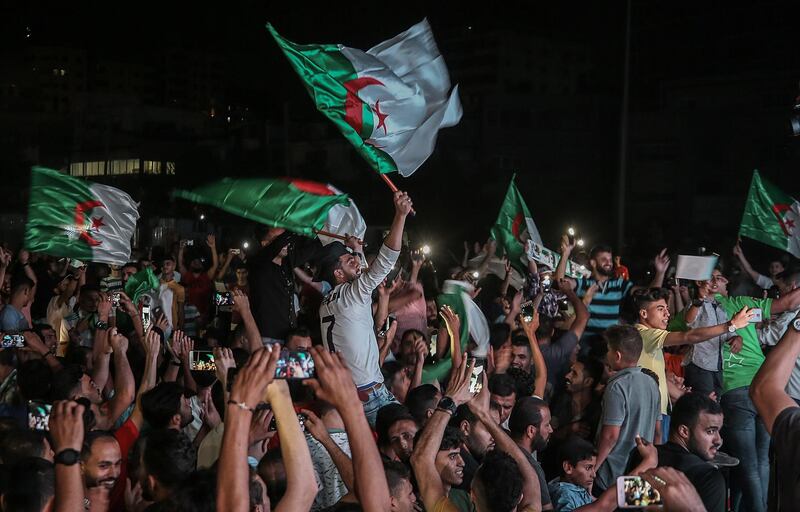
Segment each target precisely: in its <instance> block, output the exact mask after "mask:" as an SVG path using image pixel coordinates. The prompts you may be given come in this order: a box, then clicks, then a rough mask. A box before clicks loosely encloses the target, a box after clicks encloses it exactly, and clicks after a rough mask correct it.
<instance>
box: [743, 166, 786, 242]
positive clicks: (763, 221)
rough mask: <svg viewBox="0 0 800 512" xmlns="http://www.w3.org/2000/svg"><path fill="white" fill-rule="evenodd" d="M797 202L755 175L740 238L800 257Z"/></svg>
mask: <svg viewBox="0 0 800 512" xmlns="http://www.w3.org/2000/svg"><path fill="white" fill-rule="evenodd" d="M796 203H797V201H796V200H795V199H794V198H793V197H791V196H790V195H788V194H786V193H784V192H783V191H782V190H781V189H779V188H778V187H776V186H775V185H773V184H772V183H770V182H769V181H767V180H765V179H762V178H761V176H760V175H759V173H758V171H753V180H752V181H751V183H750V191H749V192H748V194H747V202H746V203H745V206H744V213H743V214H742V223H741V226H740V227H739V234H740V235H742V236H746V237H748V238H752V239H754V240H758V241H759V242H762V243H765V244H767V245H770V246H772V247H777V248H778V249H781V250H783V251H788V252H790V253H792V254H793V255H794V256H796V257H800V252H798V250H797V246H798V243H797V237H798V235H797V233H798V228H799V227H800V226H795V223H796V220H795V219H796V218H794V217H793V214H794V212H795V211H796V209H797V205H796Z"/></svg>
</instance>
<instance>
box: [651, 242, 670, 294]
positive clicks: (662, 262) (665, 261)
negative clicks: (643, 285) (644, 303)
mask: <svg viewBox="0 0 800 512" xmlns="http://www.w3.org/2000/svg"><path fill="white" fill-rule="evenodd" d="M669 263H670V259H669V255H667V250H666V249H662V250H661V252H660V253H658V254H657V255H656V257H655V261H654V264H655V267H656V273H655V274H654V275H653V280H652V281H650V288H661V287H662V286H664V275H665V274H666V273H667V269H668V268H669Z"/></svg>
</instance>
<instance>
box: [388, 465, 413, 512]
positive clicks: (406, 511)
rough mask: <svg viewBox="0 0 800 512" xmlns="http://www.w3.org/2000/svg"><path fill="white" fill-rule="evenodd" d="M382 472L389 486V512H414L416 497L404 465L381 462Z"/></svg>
mask: <svg viewBox="0 0 800 512" xmlns="http://www.w3.org/2000/svg"><path fill="white" fill-rule="evenodd" d="M383 472H384V473H386V483H387V484H388V485H389V499H390V500H391V507H392V508H391V509H389V510H390V512H415V511H416V510H417V496H416V494H414V487H413V486H412V485H411V473H410V472H409V471H408V468H407V467H406V466H405V464H402V463H400V462H396V461H383Z"/></svg>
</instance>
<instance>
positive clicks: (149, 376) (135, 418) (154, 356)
mask: <svg viewBox="0 0 800 512" xmlns="http://www.w3.org/2000/svg"><path fill="white" fill-rule="evenodd" d="M160 351H161V336H160V335H159V334H158V333H157V332H155V331H152V330H149V331H147V334H146V335H145V337H144V357H145V359H144V374H142V381H141V382H140V383H139V391H138V392H137V393H136V405H134V406H133V411H131V421H132V422H133V424H134V425H136V428H137V429H138V430H139V431H140V432H141V430H142V426H144V416H143V415H142V404H141V399H142V395H143V394H145V393H147V392H148V391H150V390H151V389H153V388H154V387H155V385H156V378H157V373H158V354H159V352H160ZM223 389H224V388H223Z"/></svg>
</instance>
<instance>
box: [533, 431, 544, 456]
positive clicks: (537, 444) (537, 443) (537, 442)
mask: <svg viewBox="0 0 800 512" xmlns="http://www.w3.org/2000/svg"><path fill="white" fill-rule="evenodd" d="M545 448H547V439H545V438H544V437H542V436H541V435H540V434H539V433H538V432H537V433H536V437H535V438H533V442H532V443H531V451H532V452H537V453H539V452H541V451H542V450H544V449H545Z"/></svg>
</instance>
